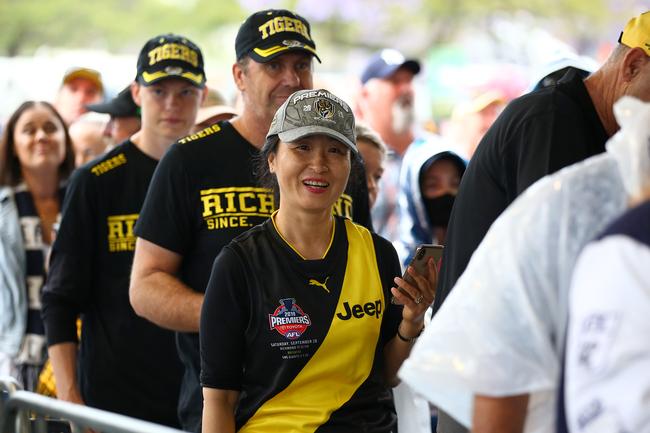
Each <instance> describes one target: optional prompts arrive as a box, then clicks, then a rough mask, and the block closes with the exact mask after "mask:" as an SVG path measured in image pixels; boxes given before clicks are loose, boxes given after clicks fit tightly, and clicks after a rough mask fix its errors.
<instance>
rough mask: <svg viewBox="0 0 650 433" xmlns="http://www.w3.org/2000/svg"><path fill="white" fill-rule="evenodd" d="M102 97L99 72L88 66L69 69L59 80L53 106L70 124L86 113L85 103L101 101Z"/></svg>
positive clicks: (102, 90)
mask: <svg viewBox="0 0 650 433" xmlns="http://www.w3.org/2000/svg"><path fill="white" fill-rule="evenodd" d="M103 98H104V84H103V83H102V76H101V74H100V73H99V72H97V71H95V70H94V69H89V68H72V69H69V70H68V71H67V72H66V73H65V75H64V76H63V79H62V80H61V87H60V88H59V91H58V93H57V95H56V99H55V101H54V107H55V108H56V109H57V111H58V112H59V113H60V114H61V117H63V120H65V123H66V124H67V125H70V124H71V123H72V122H74V121H75V120H77V119H78V118H79V116H81V115H82V114H84V113H86V112H87V111H88V109H87V108H86V105H87V104H94V103H97V102H101V100H102V99H103Z"/></svg>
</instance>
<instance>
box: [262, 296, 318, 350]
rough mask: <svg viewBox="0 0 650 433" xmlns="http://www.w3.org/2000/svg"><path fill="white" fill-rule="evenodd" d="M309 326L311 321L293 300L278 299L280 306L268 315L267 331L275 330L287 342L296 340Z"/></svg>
mask: <svg viewBox="0 0 650 433" xmlns="http://www.w3.org/2000/svg"><path fill="white" fill-rule="evenodd" d="M310 326H311V320H310V319H309V315H307V314H306V313H305V312H304V311H302V308H300V306H299V305H298V304H296V299H295V298H285V299H280V306H279V307H277V308H276V309H275V311H274V312H273V314H269V329H270V330H276V331H277V332H278V333H280V334H281V335H282V336H283V337H285V338H286V339H288V340H296V339H298V338H300V336H301V335H302V334H304V333H305V331H306V330H307V328H309V327H310Z"/></svg>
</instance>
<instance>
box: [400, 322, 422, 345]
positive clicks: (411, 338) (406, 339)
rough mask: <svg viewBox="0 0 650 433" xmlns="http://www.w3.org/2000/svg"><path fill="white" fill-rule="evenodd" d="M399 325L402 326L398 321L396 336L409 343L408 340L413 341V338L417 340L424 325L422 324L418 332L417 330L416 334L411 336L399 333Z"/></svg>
mask: <svg viewBox="0 0 650 433" xmlns="http://www.w3.org/2000/svg"><path fill="white" fill-rule="evenodd" d="M400 326H402V324H401V323H400V324H399V326H398V327H397V337H398V338H399V339H400V340H402V341H404V342H406V343H410V342H412V341H414V340H417V339H418V337H419V336H420V335H422V331H424V325H422V329H420V332H418V333H417V334H416V335H414V336H413V337H405V336H403V335H402V334H400V332H399V327H400Z"/></svg>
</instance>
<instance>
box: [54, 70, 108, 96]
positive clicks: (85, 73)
mask: <svg viewBox="0 0 650 433" xmlns="http://www.w3.org/2000/svg"><path fill="white" fill-rule="evenodd" d="M76 78H81V79H84V80H88V81H90V82H91V83H93V84H94V85H95V87H97V89H98V90H99V91H100V92H101V93H104V84H103V83H102V74H100V73H99V72H97V71H96V70H94V69H90V68H79V67H76V68H71V69H68V70H67V71H66V73H65V74H64V75H63V80H61V85H64V84H69V83H70V82H71V81H72V80H74V79H76Z"/></svg>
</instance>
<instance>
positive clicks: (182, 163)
mask: <svg viewBox="0 0 650 433" xmlns="http://www.w3.org/2000/svg"><path fill="white" fill-rule="evenodd" d="M258 154H259V151H258V149H257V148H256V147H254V146H253V145H252V144H251V143H249V142H248V141H247V140H246V139H245V138H244V137H242V136H241V135H240V134H239V133H238V132H237V130H236V129H235V128H234V127H233V126H232V125H231V124H230V122H219V123H216V124H214V125H212V126H209V127H207V128H206V129H204V130H202V131H200V132H197V133H195V134H192V135H190V136H187V137H185V138H182V139H180V140H179V141H178V142H177V143H175V144H173V145H172V146H171V147H170V149H169V150H168V151H167V153H166V154H165V156H164V157H163V158H162V159H161V161H160V163H159V164H158V167H157V168H156V172H155V173H154V176H153V179H152V181H151V186H150V188H149V191H148V193H147V198H146V200H145V203H144V205H143V207H142V212H141V214H140V218H139V219H138V224H137V225H136V227H135V233H136V235H137V236H138V237H141V238H143V239H146V240H148V241H150V242H153V243H154V244H156V245H159V246H161V247H163V248H166V249H168V250H171V251H174V252H176V253H178V254H180V255H181V256H182V258H183V259H182V263H181V268H180V273H179V277H180V279H181V280H182V281H183V282H184V283H185V284H187V285H188V286H189V287H191V288H192V289H193V290H195V291H197V292H201V293H202V292H204V291H205V287H206V285H207V283H208V279H209V276H210V270H211V269H212V264H213V262H214V259H215V257H216V256H217V254H219V252H220V251H221V249H222V248H223V247H224V246H225V245H227V244H228V243H229V242H230V241H231V240H232V239H234V238H235V237H237V236H238V235H240V234H242V233H244V232H245V231H247V230H249V229H250V228H252V227H254V226H256V225H258V224H260V223H263V222H264V221H266V220H267V219H268V218H269V216H270V215H271V213H272V212H273V210H274V208H275V203H274V198H273V193H272V192H271V191H270V190H269V189H267V188H262V187H259V186H258V185H259V184H258V182H257V179H256V176H255V159H256V158H257V156H258ZM363 179H365V176H363ZM364 185H365V183H364ZM364 199H365V201H364ZM367 201H368V193H367V189H365V190H361V189H355V190H353V191H352V192H350V194H344V196H343V197H342V199H341V200H340V201H339V203H337V205H336V206H335V208H336V210H340V211H341V213H342V214H343V215H344V216H349V217H353V216H356V215H357V214H359V215H364V213H363V212H360V211H361V210H363V206H364V204H365V215H366V218H365V220H366V222H367V223H369V222H370V216H369V211H368V209H367ZM362 223H363V221H362ZM177 342H178V349H179V356H180V358H181V361H182V362H183V364H184V366H185V375H184V376H183V384H182V391H181V394H182V395H181V403H180V405H181V406H180V416H181V422H182V426H183V428H184V429H186V430H190V431H199V430H200V420H201V413H202V403H203V397H202V394H201V386H200V383H199V372H200V357H199V339H198V334H196V333H179V334H178V340H177Z"/></svg>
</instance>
